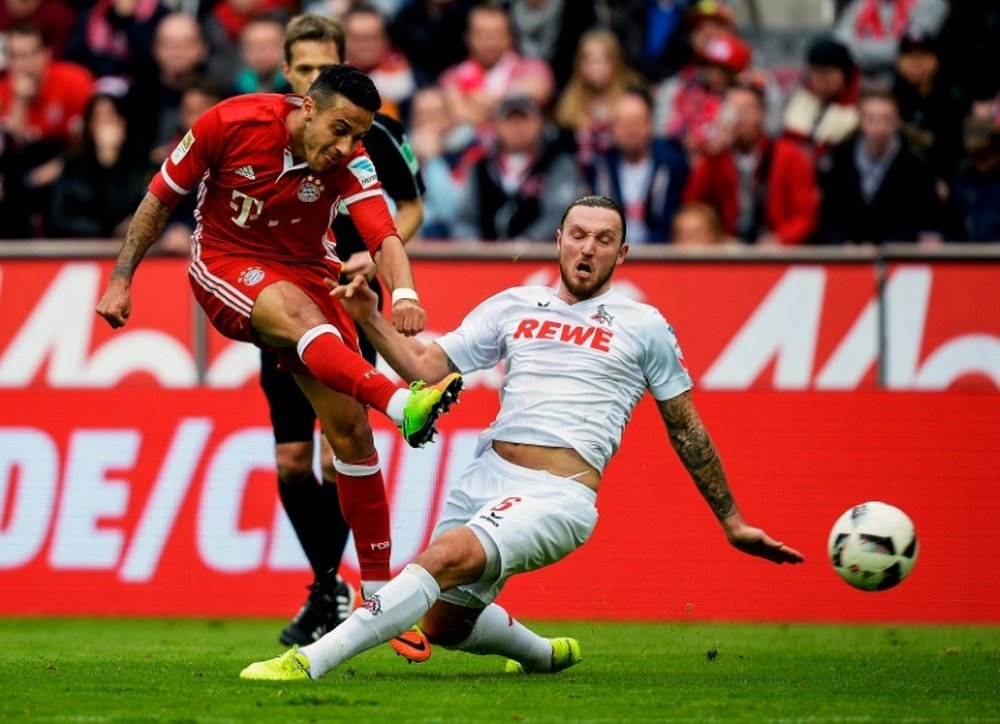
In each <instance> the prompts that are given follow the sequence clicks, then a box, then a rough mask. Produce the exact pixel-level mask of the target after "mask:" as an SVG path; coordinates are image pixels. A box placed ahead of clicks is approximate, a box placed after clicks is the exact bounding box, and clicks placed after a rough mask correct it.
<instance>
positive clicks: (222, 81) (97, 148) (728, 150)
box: [0, 0, 1000, 250]
mask: <svg viewBox="0 0 1000 724" xmlns="http://www.w3.org/2000/svg"><path fill="white" fill-rule="evenodd" d="M839 5H840V12H839V14H838V17H837V20H836V22H835V24H834V25H833V27H831V28H829V29H828V32H826V33H824V34H821V35H818V36H817V37H815V38H814V39H812V41H811V42H810V43H809V44H808V47H807V51H806V53H805V54H804V57H801V58H798V59H796V60H795V62H791V63H789V62H787V61H783V62H777V63H776V62H773V60H772V59H769V58H767V57H764V55H763V54H762V53H760V52H758V51H757V49H755V47H754V45H753V44H752V43H750V42H748V40H747V38H746V37H745V36H744V34H743V33H742V32H741V27H740V25H739V23H738V22H737V15H736V13H735V12H734V8H733V7H732V6H730V5H727V4H726V3H722V2H716V1H714V0H700V1H696V0H688V1H685V0H674V1H671V0H620V1H617V2H615V1H612V0H606V1H599V0H506V1H499V2H486V3H482V2H471V1H470V0H372V1H371V2H351V1H350V0H302V1H301V2H299V1H298V0H0V66H2V70H0V73H2V74H0V238H8V239H10V238H18V239H26V238H105V237H118V236H120V235H121V234H122V233H123V232H124V229H125V227H126V226H127V224H128V221H129V219H130V214H131V212H132V211H133V210H134V209H135V207H136V205H137V204H138V202H139V200H140V199H141V197H142V195H143V194H144V193H145V189H146V183H147V182H148V180H149V178H150V177H151V176H152V173H153V172H155V170H156V168H158V166H159V164H161V163H162V161H163V159H164V158H165V157H166V155H167V154H169V153H170V152H171V150H172V149H173V147H174V145H175V144H176V143H177V141H178V140H179V139H180V138H181V137H182V136H183V135H184V134H185V133H186V131H187V130H188V129H189V128H190V127H191V125H192V124H193V123H194V122H195V120H196V119H197V118H198V116H199V114H200V113H202V112H203V111H204V110H205V109H207V108H209V107H211V106H212V105H213V104H215V103H217V102H219V101H220V100H222V99H224V98H227V97H229V96H232V95H236V94H242V93H254V92H277V93H282V92H287V91H288V87H289V86H288V83H287V81H286V78H285V72H286V70H288V69H287V67H286V65H285V60H286V58H285V50H286V49H285V47H284V31H285V25H286V23H287V21H288V20H289V19H290V18H291V17H293V16H294V15H296V14H299V13H302V12H308V13H316V14H320V15H324V16H328V17H333V18H337V19H339V20H340V21H341V22H342V23H343V26H344V32H345V36H346V52H347V61H348V62H349V63H351V64H353V65H356V66H358V67H359V68H361V69H362V70H364V71H365V72H367V73H368V74H369V75H370V76H371V77H372V79H373V80H374V81H375V83H376V85H377V87H378V88H379V90H380V93H381V95H382V99H383V108H382V110H383V112H385V113H388V114H389V115H392V116H394V117H395V118H397V119H398V120H399V121H400V122H402V123H403V124H404V126H405V127H406V129H407V134H408V139H409V143H410V145H411V148H412V152H413V154H414V155H415V157H416V158H417V159H418V160H419V162H420V167H421V172H422V174H423V179H424V183H425V185H426V188H427V193H426V196H425V198H424V204H425V220H424V224H423V227H422V229H421V232H420V236H421V237H422V238H424V239H438V240H442V241H446V240H452V239H458V240H469V239H478V240H484V241H493V240H517V239H523V240H530V241H548V240H551V238H552V236H553V231H554V229H556V228H557V226H558V224H559V218H560V216H561V214H562V212H563V210H564V209H565V208H566V206H567V205H568V203H569V202H570V201H571V200H572V199H574V198H576V197H577V196H579V195H581V194H582V193H586V192H594V193H599V194H604V195H607V196H611V197H613V198H615V199H616V200H617V201H619V202H620V203H621V204H622V206H623V208H624V209H625V210H626V212H627V217H628V223H629V241H630V242H631V243H633V244H636V243H673V244H678V245H685V246H695V245H719V244H738V243H743V244H759V245H779V244H843V243H865V244H868V243H874V244H878V243H883V242H889V241H892V242H896V241H913V242H920V243H924V244H936V243H940V242H942V241H1000V96H998V88H1000V57H998V56H1000V3H998V2H995V1H993V0H962V2H958V1H957V0H954V1H953V2H951V3H949V2H947V1H946V0H848V1H847V2H843V3H840V4H839ZM769 61H770V62H769ZM193 197H194V195H193V194H192V195H191V198H189V199H187V202H186V203H185V204H183V205H182V206H181V207H179V208H177V209H176V210H175V211H174V216H173V218H172V220H171V223H170V224H169V225H168V227H167V230H166V232H165V235H164V239H163V240H162V241H161V244H162V245H163V246H164V247H165V248H168V249H177V250H180V249H183V248H185V247H186V244H187V237H188V235H189V234H190V231H191V229H192V228H193V225H194V217H193V206H194V203H195V199H194V198H193Z"/></svg>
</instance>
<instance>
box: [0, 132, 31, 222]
mask: <svg viewBox="0 0 1000 724" xmlns="http://www.w3.org/2000/svg"><path fill="white" fill-rule="evenodd" d="M24 167H25V164H24V161H23V160H22V159H21V155H20V153H19V150H18V146H17V144H16V143H14V140H13V139H12V138H11V136H10V134H8V133H7V132H6V131H4V130H3V128H2V127H0V239H26V238H29V237H31V236H33V235H34V233H35V231H36V227H35V224H33V222H36V223H37V222H38V221H39V220H38V219H33V218H32V217H31V215H30V214H29V213H25V210H26V209H28V208H29V207H28V201H27V193H28V190H27V189H26V188H25V187H24Z"/></svg>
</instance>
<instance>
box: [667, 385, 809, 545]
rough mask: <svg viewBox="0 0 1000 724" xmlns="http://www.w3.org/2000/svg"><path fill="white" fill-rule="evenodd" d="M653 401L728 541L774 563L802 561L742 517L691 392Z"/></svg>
mask: <svg viewBox="0 0 1000 724" xmlns="http://www.w3.org/2000/svg"><path fill="white" fill-rule="evenodd" d="M656 404H657V407H659V409H660V417H662V418H663V424H664V425H666V427H667V435H669V436H670V444H671V445H673V447H674V450H675V451H676V452H677V456H678V457H679V458H680V459H681V462H682V463H683V464H684V467H685V468H687V471H688V473H689V474H690V475H691V478H692V479H693V480H694V483H695V485H696V486H697V488H698V492H700V493H701V496H702V497H703V498H704V499H705V502H706V503H708V505H709V507H710V508H711V509H712V512H713V513H714V514H715V517H716V518H718V520H719V522H720V523H721V524H722V527H723V529H724V530H725V531H726V537H727V538H728V539H729V542H730V543H732V544H733V545H734V546H735V547H737V548H739V549H740V550H741V551H743V552H744V553H749V554H751V555H755V556H760V557H762V558H766V559H768V560H770V561H774V562H775V563H801V562H802V560H803V558H802V554H801V553H799V552H798V551H796V550H794V549H792V548H789V547H788V546H786V545H784V544H783V543H781V542H779V541H776V540H773V539H772V538H770V537H769V536H768V535H767V534H766V533H765V532H764V531H762V530H760V529H759V528H754V527H752V526H750V525H748V524H747V523H746V521H744V520H743V516H742V515H740V511H739V508H737V507H736V501H735V500H734V499H733V494H732V491H731V490H730V489H729V480H728V479H727V478H726V471H725V470H724V469H723V467H722V460H721V459H720V458H719V453H718V451H717V450H716V449H715V444H714V443H713V442H712V438H711V437H709V435H708V430H706V429H705V424H704V423H703V422H702V421H701V416H700V415H698V411H697V410H696V409H695V407H694V403H693V402H692V401H691V392H690V391H687V392H684V393H682V394H680V395H678V396H677V397H674V398H671V399H669V400H658V401H657V403H656Z"/></svg>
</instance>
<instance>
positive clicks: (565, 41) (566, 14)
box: [503, 0, 597, 88]
mask: <svg viewBox="0 0 1000 724" xmlns="http://www.w3.org/2000/svg"><path fill="white" fill-rule="evenodd" d="M503 4H504V6H505V7H506V8H507V12H508V14H509V16H510V24H511V30H512V31H513V33H514V46H515V47H516V48H517V49H518V51H519V52H520V53H521V55H523V56H524V57H526V58H537V59H538V60H542V61H544V62H545V63H546V64H547V65H548V66H549V67H550V68H551V69H552V73H553V75H554V77H555V83H556V87H557V88H564V87H565V86H566V83H567V82H568V81H569V77H570V73H571V72H572V70H573V56H574V54H575V53H576V48H577V46H578V45H579V43H580V38H581V37H582V36H583V34H584V33H585V32H586V31H587V30H589V29H590V28H592V27H594V26H595V25H596V24H597V13H596V10H595V8H594V2H593V0H505V2H504V3H503Z"/></svg>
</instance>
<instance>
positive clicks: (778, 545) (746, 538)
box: [726, 523, 805, 563]
mask: <svg viewBox="0 0 1000 724" xmlns="http://www.w3.org/2000/svg"><path fill="white" fill-rule="evenodd" d="M726 536H727V537H728V538H729V542H730V543H732V544H733V545H734V546H735V547H736V548H738V549H740V550H741V551H743V552H744V553H748V554H750V555H752V556H758V557H760V558H766V559H767V560H769V561H774V562H775V563H802V562H803V561H804V560H805V557H804V556H803V555H802V554H801V553H799V552H798V551H797V550H795V549H794V548H790V547H789V546H786V545H785V544H784V543H782V542H781V541H776V540H774V538H772V537H771V536H769V535H768V534H767V533H765V532H764V531H762V530H761V529H760V528H754V527H753V526H751V525H747V524H745V523H743V524H741V525H739V526H736V527H731V528H727V529H726Z"/></svg>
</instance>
